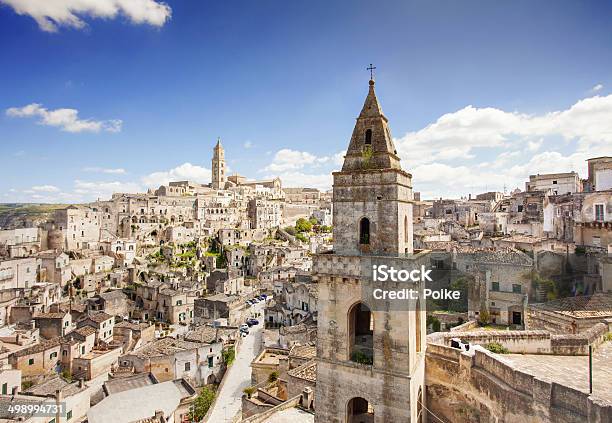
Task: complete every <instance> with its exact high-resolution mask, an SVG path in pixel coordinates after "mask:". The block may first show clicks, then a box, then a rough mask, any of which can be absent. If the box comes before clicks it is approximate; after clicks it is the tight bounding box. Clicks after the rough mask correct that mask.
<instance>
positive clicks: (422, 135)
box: [395, 95, 612, 167]
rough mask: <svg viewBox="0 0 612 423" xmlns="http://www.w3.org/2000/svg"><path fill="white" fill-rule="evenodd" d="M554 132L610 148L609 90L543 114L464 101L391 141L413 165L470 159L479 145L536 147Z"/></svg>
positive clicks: (585, 146) (584, 145)
mask: <svg viewBox="0 0 612 423" xmlns="http://www.w3.org/2000/svg"><path fill="white" fill-rule="evenodd" d="M555 136H557V137H561V138H563V139H565V140H566V141H568V142H570V141H571V142H574V147H575V148H576V149H577V150H578V151H589V150H591V149H594V148H604V149H607V150H608V151H610V150H612V95H609V96H605V97H601V96H595V97H590V98H586V99H583V100H580V101H578V102H576V103H575V104H574V105H572V106H571V107H570V108H569V109H566V110H562V111H555V112H550V113H546V114H542V115H527V114H522V113H519V112H506V111H503V110H500V109H495V108H491V107H487V108H477V107H474V106H467V107H464V108H463V109H461V110H458V111H456V112H453V113H448V114H445V115H443V116H441V117H440V118H439V119H438V120H437V121H436V122H434V123H432V124H430V125H428V126H427V127H425V128H423V129H421V130H419V131H416V132H410V133H408V134H406V135H405V136H404V137H402V138H399V139H396V140H395V144H396V146H397V150H398V152H399V155H400V156H401V157H402V159H403V160H404V166H406V163H407V166H408V167H414V166H418V165H419V164H423V163H432V162H436V161H451V160H461V159H463V160H466V159H472V158H474V157H475V150H476V149H479V148H507V147H509V146H510V145H512V146H513V147H516V146H520V145H521V144H525V145H526V147H527V148H528V149H530V151H536V150H537V149H539V146H538V143H540V139H541V138H542V137H555ZM530 143H531V144H530ZM536 147H537V148H536Z"/></svg>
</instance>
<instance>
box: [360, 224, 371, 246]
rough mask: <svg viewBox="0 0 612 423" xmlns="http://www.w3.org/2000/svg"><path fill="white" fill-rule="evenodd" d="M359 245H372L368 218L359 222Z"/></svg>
mask: <svg viewBox="0 0 612 423" xmlns="http://www.w3.org/2000/svg"><path fill="white" fill-rule="evenodd" d="M359 244H361V245H369V244H370V221H369V220H368V218H367V217H364V218H362V219H361V220H360V221H359Z"/></svg>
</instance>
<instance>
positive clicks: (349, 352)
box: [312, 79, 429, 423]
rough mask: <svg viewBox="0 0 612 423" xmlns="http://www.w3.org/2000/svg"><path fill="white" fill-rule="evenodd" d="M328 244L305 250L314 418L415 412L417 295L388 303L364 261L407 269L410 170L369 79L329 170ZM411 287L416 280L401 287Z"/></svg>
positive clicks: (353, 421)
mask: <svg viewBox="0 0 612 423" xmlns="http://www.w3.org/2000/svg"><path fill="white" fill-rule="evenodd" d="M333 177H334V186H333V239H334V249H333V251H331V252H328V253H322V254H317V255H315V256H314V258H313V270H312V274H313V280H314V281H315V282H317V283H318V287H319V301H318V304H319V309H318V318H317V386H316V399H315V423H362V422H363V423H391V422H393V423H400V422H402V423H404V422H410V423H417V422H421V421H422V418H423V416H422V404H423V403H424V399H423V398H424V394H423V389H424V368H425V354H424V351H425V333H426V332H425V304H424V301H423V302H421V300H419V299H415V300H414V301H412V300H411V301H407V302H405V303H399V305H398V304H391V303H385V302H381V301H378V300H377V299H376V298H375V297H374V296H373V295H372V292H373V291H374V290H375V289H376V288H380V287H382V286H384V284H383V283H381V282H378V281H376V280H375V278H374V277H373V272H372V269H373V266H377V265H381V264H386V265H393V266H395V267H396V268H397V267H400V268H402V267H403V268H416V267H419V266H421V265H423V264H425V263H428V261H429V256H428V253H427V252H414V251H413V236H412V234H413V232H412V183H411V175H410V174H409V173H407V172H405V171H404V170H403V169H402V168H401V166H400V159H399V157H398V155H397V151H396V150H395V146H394V145H393V139H392V137H391V131H390V130H389V122H388V120H387V118H386V117H385V115H384V114H383V112H382V109H381V107H380V104H379V102H378V99H377V98H376V93H375V91H374V80H373V79H370V81H369V89H368V95H367V97H366V100H365V103H364V105H363V108H362V110H361V113H360V114H359V116H358V117H357V122H356V123H355V129H354V130H353V134H352V136H351V140H350V143H349V147H348V150H347V152H346V155H345V158H344V164H343V166H342V170H341V171H339V172H334V174H333ZM409 286H410V287H415V288H417V289H419V288H420V286H419V283H414V284H413V283H410V285H405V286H403V287H406V288H408V287H409Z"/></svg>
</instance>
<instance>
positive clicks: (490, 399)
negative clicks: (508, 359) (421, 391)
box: [426, 344, 612, 423]
mask: <svg viewBox="0 0 612 423" xmlns="http://www.w3.org/2000/svg"><path fill="white" fill-rule="evenodd" d="M426 368H427V372H426V386H427V407H428V408H429V410H431V412H432V413H433V414H435V415H436V416H437V417H438V418H442V419H444V420H445V421H449V422H453V423H474V422H483V423H484V422H487V423H489V422H505V423H519V422H520V423H536V422H537V423H548V422H550V423H552V422H554V423H607V422H610V421H612V403H609V402H606V401H603V400H599V399H595V398H591V397H589V395H588V394H586V393H583V392H581V391H578V390H575V389H572V388H569V387H567V386H563V385H560V384H558V383H555V382H549V381H545V380H541V379H538V378H537V377H534V376H533V375H530V374H528V373H525V372H522V371H519V370H517V369H514V368H513V367H512V366H510V365H508V364H506V363H504V362H502V361H500V360H499V359H498V358H497V357H495V356H494V355H492V354H491V353H489V352H487V351H483V350H481V349H477V350H476V351H474V352H472V353H471V354H470V353H462V352H461V351H459V350H457V349H453V348H450V347H447V346H443V345H435V344H429V345H428V350H427V358H426ZM430 419H431V420H433V419H434V418H433V417H430Z"/></svg>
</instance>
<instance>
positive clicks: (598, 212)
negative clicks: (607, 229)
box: [595, 204, 605, 222]
mask: <svg viewBox="0 0 612 423" xmlns="http://www.w3.org/2000/svg"><path fill="white" fill-rule="evenodd" d="M604 219H605V212H604V205H603V204H595V221H597V222H603V221H604Z"/></svg>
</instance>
